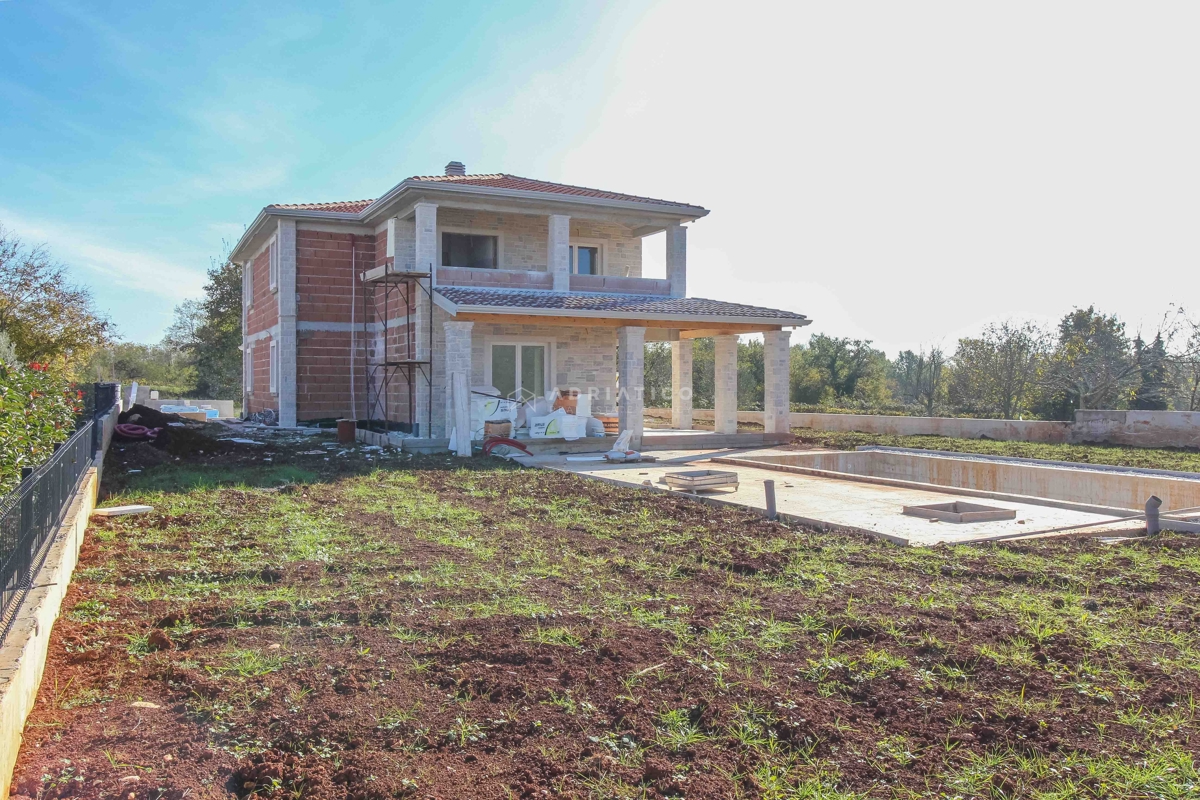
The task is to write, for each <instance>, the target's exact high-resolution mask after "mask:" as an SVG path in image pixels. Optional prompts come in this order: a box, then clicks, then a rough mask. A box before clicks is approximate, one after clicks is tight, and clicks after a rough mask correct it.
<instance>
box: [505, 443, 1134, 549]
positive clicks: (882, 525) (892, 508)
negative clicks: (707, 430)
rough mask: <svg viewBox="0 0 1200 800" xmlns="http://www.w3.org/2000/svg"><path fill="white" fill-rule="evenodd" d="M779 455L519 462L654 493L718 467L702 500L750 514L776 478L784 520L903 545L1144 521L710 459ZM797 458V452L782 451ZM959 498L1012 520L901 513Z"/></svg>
mask: <svg viewBox="0 0 1200 800" xmlns="http://www.w3.org/2000/svg"><path fill="white" fill-rule="evenodd" d="M778 452H783V451H778V450H772V449H770V448H760V449H755V450H737V451H732V450H659V451H655V452H654V453H653V454H652V455H655V456H657V457H658V459H659V460H658V461H657V462H648V463H637V464H608V463H604V462H598V461H580V460H568V458H572V459H577V458H580V456H570V457H568V456H560V455H539V456H535V457H533V458H522V459H521V461H522V462H523V463H526V464H529V465H531V466H539V467H543V468H549V469H558V470H564V471H568V472H574V473H576V474H579V475H585V476H588V477H591V478H596V479H599V480H607V481H612V482H614V483H621V484H626V485H630V486H642V485H644V484H645V482H647V481H649V482H650V486H651V487H653V488H655V489H660V490H666V485H665V483H663V482H662V481H661V478H662V477H663V475H665V474H666V473H668V472H674V471H678V470H695V469H719V470H727V471H730V472H736V473H737V474H738V480H739V486H738V488H737V489H736V490H728V489H724V490H717V491H713V492H706V493H704V494H703V495H702V496H703V497H705V498H709V499H711V500H713V501H717V502H724V503H732V504H735V505H741V506H745V507H747V508H752V509H755V510H759V511H761V510H763V509H765V508H766V491H765V489H764V484H763V482H764V481H767V480H773V481H775V501H776V508H777V510H778V511H779V512H780V513H781V514H783V515H786V516H787V517H790V518H791V519H793V520H795V521H797V522H803V523H807V524H813V525H818V526H823V527H832V528H840V529H847V530H854V531H861V532H865V533H870V534H874V535H877V536H881V537H883V538H885V539H888V540H890V541H893V542H895V543H897V544H903V545H916V546H921V545H934V544H942V543H947V544H955V543H968V542H982V541H989V540H1002V539H1007V538H1012V537H1017V536H1023V535H1030V534H1037V533H1039V532H1046V535H1053V534H1051V533H1050V532H1051V531H1054V530H1055V529H1058V528H1064V527H1068V526H1078V525H1094V523H1104V522H1110V523H1111V524H1107V525H1097V526H1095V527H1090V528H1085V529H1083V530H1082V531H1074V530H1073V531H1067V532H1063V533H1066V534H1076V533H1086V534H1087V535H1108V536H1129V535H1135V534H1136V533H1137V532H1138V531H1139V530H1142V529H1143V528H1144V523H1138V522H1117V521H1116V520H1117V518H1116V517H1110V516H1105V515H1102V514H1091V513H1085V512H1082V511H1073V510H1067V509H1061V508H1054V507H1051V506H1043V505H1033V504H1027V503H1015V502H1007V501H1002V500H991V499H982V498H973V497H964V496H962V495H960V494H951V493H948V492H941V491H935V490H929V491H926V490H917V489H906V488H896V487H891V486H880V485H876V484H870V483H860V482H858V481H852V480H837V479H833V478H826V477H816V476H807V475H798V474H793V473H788V472H780V471H778V470H771V469H760V468H755V467H744V466H740V465H739V466H731V465H726V464H717V463H713V462H712V461H710V459H711V458H713V457H716V456H728V455H734V454H737V455H751V454H753V455H765V454H768V453H778ZM788 452H789V453H793V454H794V453H795V452H796V451H794V450H793V451H788ZM956 500H958V501H962V500H965V501H967V502H972V503H981V504H985V505H988V506H995V507H997V508H1012V509H1016V511H1017V516H1016V519H1011V520H1000V521H995V522H974V523H968V524H955V523H949V522H930V521H929V520H926V519H921V518H918V517H908V516H904V515H903V514H902V513H901V509H902V507H903V506H906V505H926V504H929V503H952V502H954V501H956Z"/></svg>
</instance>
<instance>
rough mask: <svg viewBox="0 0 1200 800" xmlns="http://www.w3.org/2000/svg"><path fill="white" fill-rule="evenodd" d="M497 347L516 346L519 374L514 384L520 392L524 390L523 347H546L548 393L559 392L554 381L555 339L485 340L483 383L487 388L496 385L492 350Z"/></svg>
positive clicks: (519, 337) (516, 338) (518, 337)
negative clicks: (522, 384) (493, 374)
mask: <svg viewBox="0 0 1200 800" xmlns="http://www.w3.org/2000/svg"><path fill="white" fill-rule="evenodd" d="M496 345H516V348H517V362H516V370H517V374H516V376H515V377H516V380H515V381H514V383H516V384H517V389H518V390H520V389H521V388H523V387H522V386H521V385H520V383H521V346H522V345H542V346H543V347H545V348H546V361H545V363H546V376H545V384H546V391H547V392H548V391H550V390H551V389H553V390H554V391H558V388H559V387H557V386H555V385H554V380H553V378H554V374H555V372H554V350H555V341H554V340H553V339H539V338H537V337H530V336H524V337H522V336H502V337H497V338H495V339H485V340H484V345H483V383H484V385H485V386H495V384H494V383H492V348H493V347H495V346H496Z"/></svg>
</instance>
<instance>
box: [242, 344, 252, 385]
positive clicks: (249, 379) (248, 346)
mask: <svg viewBox="0 0 1200 800" xmlns="http://www.w3.org/2000/svg"><path fill="white" fill-rule="evenodd" d="M245 372H246V374H245V376H244V379H245V383H246V385H245V387H243V388H244V390H245V392H246V394H253V393H254V342H249V343H247V344H246V369H245Z"/></svg>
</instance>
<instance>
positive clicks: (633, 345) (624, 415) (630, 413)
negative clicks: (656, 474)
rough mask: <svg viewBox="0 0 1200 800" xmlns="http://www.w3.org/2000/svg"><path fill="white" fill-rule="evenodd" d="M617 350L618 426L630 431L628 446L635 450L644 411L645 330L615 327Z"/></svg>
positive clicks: (639, 436) (640, 434)
mask: <svg viewBox="0 0 1200 800" xmlns="http://www.w3.org/2000/svg"><path fill="white" fill-rule="evenodd" d="M617 351H618V359H619V360H618V362H617V383H618V386H620V394H619V395H618V397H617V426H618V428H619V429H620V430H621V431H622V432H624V431H633V438H632V439H631V440H630V443H629V446H630V447H632V448H634V449H635V450H636V449H637V448H639V447H641V446H642V425H643V419H642V416H643V414H644V412H645V398H644V397H643V392H644V391H645V384H646V377H645V371H646V329H645V328H634V327H622V328H617Z"/></svg>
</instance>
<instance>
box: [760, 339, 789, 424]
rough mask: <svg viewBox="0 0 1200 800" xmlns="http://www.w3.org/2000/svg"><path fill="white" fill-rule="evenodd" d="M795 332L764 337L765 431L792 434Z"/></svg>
mask: <svg viewBox="0 0 1200 800" xmlns="http://www.w3.org/2000/svg"><path fill="white" fill-rule="evenodd" d="M791 336H792V332H791V331H766V332H765V333H763V430H764V431H765V432H766V433H788V432H789V431H790V430H791V408H792V406H791V372H792V365H791V350H790V349H789V348H788V341H789V340H790V339H791Z"/></svg>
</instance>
